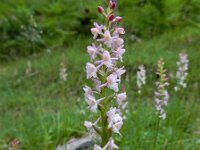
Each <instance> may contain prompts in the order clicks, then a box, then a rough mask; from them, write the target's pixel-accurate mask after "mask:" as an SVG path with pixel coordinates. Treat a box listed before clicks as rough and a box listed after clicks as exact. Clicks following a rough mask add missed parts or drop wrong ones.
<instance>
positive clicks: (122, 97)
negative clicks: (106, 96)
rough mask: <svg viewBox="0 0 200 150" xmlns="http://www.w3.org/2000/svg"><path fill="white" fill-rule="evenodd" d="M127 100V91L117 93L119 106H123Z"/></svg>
mask: <svg viewBox="0 0 200 150" xmlns="http://www.w3.org/2000/svg"><path fill="white" fill-rule="evenodd" d="M125 100H126V93H125V92H124V93H120V94H117V103H118V105H119V106H121V105H122V104H123V102H124V101H125Z"/></svg>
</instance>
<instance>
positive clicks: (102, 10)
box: [98, 6, 104, 14]
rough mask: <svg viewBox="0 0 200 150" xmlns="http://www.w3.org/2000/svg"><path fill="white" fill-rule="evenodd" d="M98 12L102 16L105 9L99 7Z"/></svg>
mask: <svg viewBox="0 0 200 150" xmlns="http://www.w3.org/2000/svg"><path fill="white" fill-rule="evenodd" d="M98 12H99V13H100V14H102V13H103V12H104V9H103V7H101V6H99V7H98Z"/></svg>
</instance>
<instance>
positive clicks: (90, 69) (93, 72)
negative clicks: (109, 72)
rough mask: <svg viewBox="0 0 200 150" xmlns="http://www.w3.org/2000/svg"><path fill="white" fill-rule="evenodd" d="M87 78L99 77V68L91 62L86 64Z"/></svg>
mask: <svg viewBox="0 0 200 150" xmlns="http://www.w3.org/2000/svg"><path fill="white" fill-rule="evenodd" d="M86 72H87V78H88V79H89V78H92V77H94V78H96V77H97V68H96V67H95V65H93V64H91V63H87V64H86Z"/></svg>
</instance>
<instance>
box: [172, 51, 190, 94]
mask: <svg viewBox="0 0 200 150" xmlns="http://www.w3.org/2000/svg"><path fill="white" fill-rule="evenodd" d="M188 62H189V60H188V56H187V54H185V53H181V54H180V60H179V62H177V65H178V70H177V73H176V79H177V86H175V87H174V90H175V91H178V90H180V88H181V87H183V88H186V86H187V84H186V82H185V80H186V78H187V76H188V72H187V71H188Z"/></svg>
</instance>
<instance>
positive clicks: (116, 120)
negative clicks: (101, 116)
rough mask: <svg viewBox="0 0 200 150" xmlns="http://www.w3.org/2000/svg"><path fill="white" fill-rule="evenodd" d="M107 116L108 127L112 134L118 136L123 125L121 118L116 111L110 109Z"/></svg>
mask: <svg viewBox="0 0 200 150" xmlns="http://www.w3.org/2000/svg"><path fill="white" fill-rule="evenodd" d="M107 116H108V127H109V128H111V129H112V131H113V132H114V133H118V134H120V132H119V130H120V129H121V127H122V125H123V119H122V117H121V116H120V115H119V114H118V113H117V109H116V108H113V107H111V108H110V110H109V111H108V112H107Z"/></svg>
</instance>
